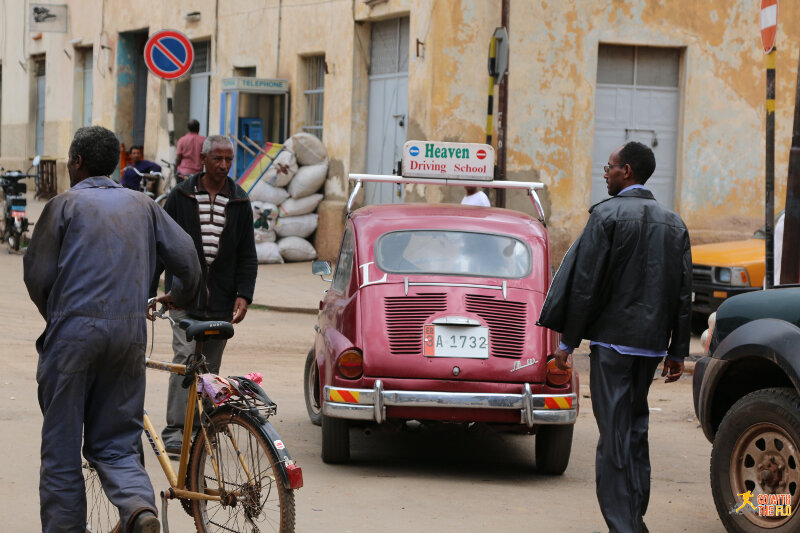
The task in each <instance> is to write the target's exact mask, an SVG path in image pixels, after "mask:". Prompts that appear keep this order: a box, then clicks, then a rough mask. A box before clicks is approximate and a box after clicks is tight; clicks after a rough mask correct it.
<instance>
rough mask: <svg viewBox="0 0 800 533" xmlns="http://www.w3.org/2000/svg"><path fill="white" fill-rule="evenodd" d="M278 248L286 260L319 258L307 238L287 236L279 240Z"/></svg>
mask: <svg viewBox="0 0 800 533" xmlns="http://www.w3.org/2000/svg"><path fill="white" fill-rule="evenodd" d="M278 250H280V252H281V256H282V257H283V259H284V260H286V261H311V260H313V259H316V258H317V251H316V250H315V249H314V247H313V246H312V245H311V243H310V242H308V241H307V240H305V239H301V238H300V237H285V238H283V239H281V240H279V241H278Z"/></svg>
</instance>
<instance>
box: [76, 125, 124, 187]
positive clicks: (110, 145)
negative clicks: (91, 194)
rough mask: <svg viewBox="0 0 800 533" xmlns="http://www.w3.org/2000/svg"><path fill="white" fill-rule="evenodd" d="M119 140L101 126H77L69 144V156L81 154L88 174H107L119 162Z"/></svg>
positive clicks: (112, 170)
mask: <svg viewBox="0 0 800 533" xmlns="http://www.w3.org/2000/svg"><path fill="white" fill-rule="evenodd" d="M119 152H120V146H119V140H118V139H117V136H116V135H114V132H113V131H111V130H108V129H106V128H104V127H102V126H88V127H85V128H79V129H78V131H76V132H75V137H73V139H72V144H71V145H70V146H69V158H70V159H72V158H73V157H75V156H78V155H79V156H81V159H83V164H84V165H86V170H88V171H89V175H90V176H109V175H111V173H112V172H114V169H115V168H117V164H119Z"/></svg>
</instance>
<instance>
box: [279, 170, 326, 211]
mask: <svg viewBox="0 0 800 533" xmlns="http://www.w3.org/2000/svg"><path fill="white" fill-rule="evenodd" d="M327 177H328V162H327V161H325V162H323V163H320V164H318V165H308V166H305V167H300V168H299V169H298V170H297V174H295V175H294V179H292V181H291V183H289V187H288V189H289V194H290V195H291V197H292V198H304V197H306V196H308V195H310V194H314V193H315V192H317V191H318V190H319V188H320V187H322V184H323V183H325V178H327ZM278 205H280V202H279V203H278Z"/></svg>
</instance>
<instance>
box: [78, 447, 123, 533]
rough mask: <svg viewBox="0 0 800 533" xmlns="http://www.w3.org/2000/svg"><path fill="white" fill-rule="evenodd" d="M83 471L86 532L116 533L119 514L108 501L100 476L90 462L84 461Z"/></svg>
mask: <svg viewBox="0 0 800 533" xmlns="http://www.w3.org/2000/svg"><path fill="white" fill-rule="evenodd" d="M81 469H82V470H83V479H84V483H85V484H86V531H91V532H92V533H116V532H119V531H121V529H120V527H119V512H118V511H117V508H116V507H114V505H113V504H112V503H111V502H110V501H108V498H107V497H106V493H105V491H103V486H102V485H101V484H100V476H98V475H97V470H95V469H94V466H92V464H91V463H89V461H86V460H84V461H83V463H82V465H81Z"/></svg>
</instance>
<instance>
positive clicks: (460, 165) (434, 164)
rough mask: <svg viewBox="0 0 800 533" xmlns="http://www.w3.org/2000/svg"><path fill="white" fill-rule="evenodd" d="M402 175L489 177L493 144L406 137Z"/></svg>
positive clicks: (482, 178) (472, 178) (492, 159)
mask: <svg viewBox="0 0 800 533" xmlns="http://www.w3.org/2000/svg"><path fill="white" fill-rule="evenodd" d="M403 176H406V177H408V178H442V179H454V178H455V179H464V180H482V181H491V180H492V178H493V177H494V148H492V147H491V145H488V144H475V143H448V142H431V141H408V142H407V143H406V144H405V145H404V146H403Z"/></svg>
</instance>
